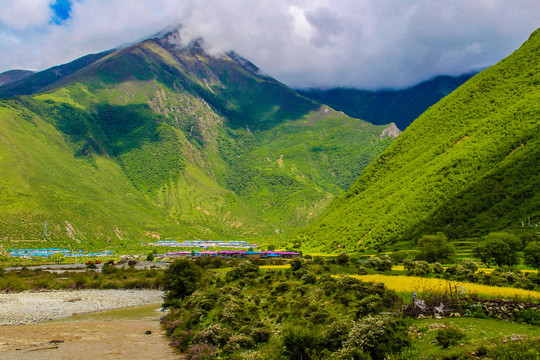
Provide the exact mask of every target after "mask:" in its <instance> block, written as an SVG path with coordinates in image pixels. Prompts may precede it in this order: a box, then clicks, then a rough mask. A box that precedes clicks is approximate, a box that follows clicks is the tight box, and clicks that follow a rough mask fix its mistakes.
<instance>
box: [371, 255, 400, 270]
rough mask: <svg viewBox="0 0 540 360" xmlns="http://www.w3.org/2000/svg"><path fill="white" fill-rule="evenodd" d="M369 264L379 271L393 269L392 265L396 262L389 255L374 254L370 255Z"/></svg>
mask: <svg viewBox="0 0 540 360" xmlns="http://www.w3.org/2000/svg"><path fill="white" fill-rule="evenodd" d="M367 263H368V265H369V266H371V267H372V268H374V269H375V270H377V271H387V270H392V265H393V264H394V261H393V260H392V258H391V257H390V256H388V255H384V256H381V257H379V256H373V257H370V258H369V260H368V262H367Z"/></svg>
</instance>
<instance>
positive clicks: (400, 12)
mask: <svg viewBox="0 0 540 360" xmlns="http://www.w3.org/2000/svg"><path fill="white" fill-rule="evenodd" d="M63 1H64V2H65V0H63ZM54 3H56V2H55V1H46V0H17V1H10V0H0V8H1V9H2V12H1V13H0V48H2V49H3V51H2V52H1V53H0V71H5V70H8V69H13V68H28V69H34V70H35V69H43V68H46V67H49V66H53V65H57V64H59V63H64V62H67V61H70V60H73V59H75V58H77V57H80V56H83V55H85V54H87V53H91V52H98V51H103V50H106V49H109V48H113V47H116V46H118V45H121V44H125V43H130V42H133V41H137V40H140V39H142V38H144V37H145V36H148V35H151V34H153V33H157V32H158V31H160V30H162V29H163V28H165V27H167V25H170V24H178V23H182V24H183V27H184V35H185V36H188V37H199V36H202V37H203V38H204V39H205V43H206V44H208V45H209V47H210V49H211V50H212V52H213V53H218V52H220V51H226V50H231V49H234V50H235V51H237V52H238V53H239V54H241V55H242V56H244V57H246V58H248V59H249V60H251V61H252V62H253V63H254V64H255V65H257V66H258V67H260V68H261V69H262V70H263V71H264V72H265V73H267V74H270V75H272V76H274V77H276V78H277V79H278V80H280V81H282V82H284V83H286V84H288V85H290V86H293V87H316V86H320V87H333V86H347V87H358V88H366V89H377V88H399V87H406V86H410V85H413V84H416V83H418V82H420V81H422V80H426V79H428V78H431V77H433V76H436V75H439V74H449V75H458V74H461V73H464V72H468V71H470V70H474V69H478V68H482V67H486V66H489V65H492V64H494V63H496V62H497V61H499V60H500V59H502V58H503V57H505V56H507V55H509V54H510V53H511V52H512V51H513V50H515V49H516V48H517V47H519V46H520V45H521V43H522V42H524V41H525V40H526V39H527V37H528V35H529V34H530V33H531V32H532V31H533V30H535V29H536V27H537V26H538V16H539V15H540V2H538V1H536V0H516V1H511V0H478V1H465V0H455V1H433V0H415V1H413V0H408V1H406V0H403V1H396V0H340V1H332V0H311V1H307V0H258V1H248V0H229V1H227V2H224V1H222V0H153V1H146V0H72V1H71V9H70V12H69V15H70V16H69V17H66V19H65V20H64V21H62V22H60V23H55V21H51V20H52V19H53V17H54V16H55V14H54V13H53V11H52V10H51V7H50V6H51V5H52V4H54Z"/></svg>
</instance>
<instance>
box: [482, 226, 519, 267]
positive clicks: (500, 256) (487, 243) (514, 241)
mask: <svg viewBox="0 0 540 360" xmlns="http://www.w3.org/2000/svg"><path fill="white" fill-rule="evenodd" d="M520 248H521V239H520V238H518V237H517V236H515V235H512V234H508V233H503V232H499V233H490V234H488V235H486V236H485V237H484V240H483V241H482V242H481V243H479V244H478V245H477V246H476V247H475V249H474V253H475V255H476V256H478V257H479V258H480V260H481V261H482V262H483V263H484V264H486V265H487V266H489V264H490V263H491V262H492V261H493V262H494V263H495V264H496V265H497V266H499V267H501V266H504V265H509V266H511V265H515V264H517V263H518V260H519V258H518V255H517V252H518V251H519V250H520Z"/></svg>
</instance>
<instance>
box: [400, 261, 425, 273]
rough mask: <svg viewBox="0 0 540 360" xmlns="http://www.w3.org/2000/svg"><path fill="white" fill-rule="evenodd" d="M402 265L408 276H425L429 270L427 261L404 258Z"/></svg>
mask: <svg viewBox="0 0 540 360" xmlns="http://www.w3.org/2000/svg"><path fill="white" fill-rule="evenodd" d="M403 266H404V267H405V270H406V271H407V275H408V276H427V275H428V274H429V273H430V272H431V265H430V264H429V263H428V262H427V261H414V260H405V261H403Z"/></svg>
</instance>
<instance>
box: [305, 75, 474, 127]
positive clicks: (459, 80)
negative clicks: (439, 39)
mask: <svg viewBox="0 0 540 360" xmlns="http://www.w3.org/2000/svg"><path fill="white" fill-rule="evenodd" d="M473 76H474V74H465V75H461V76H438V77H436V78H434V79H431V80H428V81H424V82H422V83H420V84H418V85H415V86H412V87H410V88H407V89H402V90H383V91H367V90H358V89H348V88H335V89H325V90H322V89H307V90H305V89H304V90H297V92H298V93H299V94H301V95H304V96H305V97H308V98H310V99H313V100H315V101H318V102H320V103H322V104H326V105H328V106H330V107H332V108H334V109H336V110H339V111H343V112H344V113H345V114H347V115H349V116H352V117H355V118H358V119H364V120H366V121H369V122H370V123H372V124H377V125H381V124H388V123H391V122H393V123H395V124H396V125H397V127H398V128H399V129H401V130H404V129H405V128H407V127H408V126H409V125H410V124H411V123H412V122H413V121H414V119H416V118H417V117H418V116H420V115H421V114H422V113H423V112H424V111H426V110H427V109H428V108H429V107H430V106H432V105H434V104H436V103H437V102H438V101H439V100H441V99H442V98H443V97H445V96H446V95H448V94H450V93H451V92H452V91H454V90H455V89H457V88H458V87H459V86H461V85H462V84H463V83H465V82H466V81H467V80H469V79H470V78H471V77H473Z"/></svg>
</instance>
